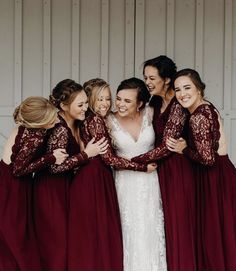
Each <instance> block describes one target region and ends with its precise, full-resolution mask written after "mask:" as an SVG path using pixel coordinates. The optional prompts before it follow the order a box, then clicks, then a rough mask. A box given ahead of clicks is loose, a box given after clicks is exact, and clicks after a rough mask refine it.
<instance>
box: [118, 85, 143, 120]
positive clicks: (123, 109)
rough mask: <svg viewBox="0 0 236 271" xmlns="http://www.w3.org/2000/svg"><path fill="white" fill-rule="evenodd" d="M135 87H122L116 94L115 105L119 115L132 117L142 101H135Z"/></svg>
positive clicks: (136, 93)
mask: <svg viewBox="0 0 236 271" xmlns="http://www.w3.org/2000/svg"><path fill="white" fill-rule="evenodd" d="M137 95H138V90H137V89H122V90H120V91H119V92H118V93H117V95H116V100H115V106H116V109H117V112H118V114H119V116H120V117H133V116H135V114H137V112H138V111H139V108H140V106H141V105H142V102H138V101H137Z"/></svg>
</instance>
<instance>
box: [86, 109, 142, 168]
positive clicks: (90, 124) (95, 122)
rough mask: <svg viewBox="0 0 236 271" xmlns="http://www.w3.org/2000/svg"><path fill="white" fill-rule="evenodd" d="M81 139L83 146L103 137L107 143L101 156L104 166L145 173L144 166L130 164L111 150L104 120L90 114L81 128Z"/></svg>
mask: <svg viewBox="0 0 236 271" xmlns="http://www.w3.org/2000/svg"><path fill="white" fill-rule="evenodd" d="M81 137H82V139H83V141H84V143H85V145H86V144H87V143H88V142H89V141H90V140H91V139H92V138H93V137H94V138H95V141H97V140H99V139H101V138H102V137H105V138H106V139H107V141H108V145H109V147H108V149H107V152H106V153H105V154H103V155H101V158H102V160H103V161H104V162H105V164H107V165H110V166H111V167H113V168H114V169H130V170H136V171H147V166H146V165H145V164H138V163H135V162H131V161H129V160H127V159H125V158H122V157H118V156H117V155H116V154H115V153H114V150H113V148H112V144H111V138H110V135H109V133H108V130H107V127H106V124H105V122H104V120H103V119H102V118H101V117H99V116H97V115H95V114H93V113H92V112H90V114H89V116H88V117H87V118H86V119H85V121H84V122H83V124H82V126H81Z"/></svg>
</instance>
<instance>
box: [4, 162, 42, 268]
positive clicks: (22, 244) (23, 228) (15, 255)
mask: <svg viewBox="0 0 236 271" xmlns="http://www.w3.org/2000/svg"><path fill="white" fill-rule="evenodd" d="M32 270H34V271H40V270H42V269H41V268H40V260H39V253H38V250H37V244H36V240H35V234H34V230H33V219H32V179H31V177H29V176H28V177H22V178H16V177H14V176H13V174H12V165H7V164H5V163H4V162H3V161H2V160H1V161H0V271H32Z"/></svg>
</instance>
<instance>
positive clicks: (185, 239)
mask: <svg viewBox="0 0 236 271" xmlns="http://www.w3.org/2000/svg"><path fill="white" fill-rule="evenodd" d="M150 106H152V107H153V108H154V116H153V128H154V131H155V134H156V139H155V149H154V150H151V151H149V152H147V153H146V154H143V155H140V156H137V157H134V158H133V159H132V161H136V162H144V161H145V162H156V161H157V164H158V168H157V171H158V176H159V182H160V189H161V195H162V203H163V211H164V225H165V234H166V254H167V265H168V270H169V271H185V270H186V271H187V270H191V271H195V270H196V260H197V259H196V250H197V249H196V187H195V185H196V184H195V181H194V175H193V170H192V165H191V162H190V161H189V159H187V158H186V157H185V156H184V155H180V154H177V153H171V152H170V151H169V150H168V149H167V147H166V144H165V141H166V139H167V138H168V137H173V138H176V139H177V138H179V137H180V136H182V137H184V126H185V123H186V119H187V115H186V113H185V111H184V110H183V109H182V107H181V105H180V104H179V103H178V102H177V100H176V98H175V97H174V98H172V100H171V102H170V103H169V105H168V106H167V108H166V109H165V111H164V112H161V106H162V98H161V97H158V96H153V97H152V100H151V102H150Z"/></svg>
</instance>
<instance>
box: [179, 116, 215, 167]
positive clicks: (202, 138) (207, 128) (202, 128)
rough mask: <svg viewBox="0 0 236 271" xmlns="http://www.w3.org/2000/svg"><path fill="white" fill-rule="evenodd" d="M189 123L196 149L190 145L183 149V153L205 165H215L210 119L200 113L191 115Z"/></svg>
mask: <svg viewBox="0 0 236 271" xmlns="http://www.w3.org/2000/svg"><path fill="white" fill-rule="evenodd" d="M189 124H190V129H191V134H192V137H193V138H192V140H193V143H194V145H195V149H193V148H190V147H189V146H188V147H186V148H185V149H184V150H183V153H184V154H185V155H187V156H188V157H190V158H191V159H192V160H194V161H196V162H199V163H201V164H203V165H209V166H211V165H213V164H214V162H215V151H214V148H213V140H212V132H211V123H210V119H209V118H208V117H207V116H205V115H204V114H201V113H199V114H196V115H193V116H191V118H190V122H189Z"/></svg>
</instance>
